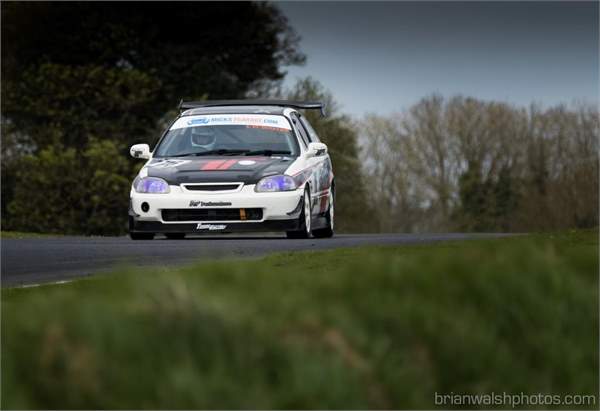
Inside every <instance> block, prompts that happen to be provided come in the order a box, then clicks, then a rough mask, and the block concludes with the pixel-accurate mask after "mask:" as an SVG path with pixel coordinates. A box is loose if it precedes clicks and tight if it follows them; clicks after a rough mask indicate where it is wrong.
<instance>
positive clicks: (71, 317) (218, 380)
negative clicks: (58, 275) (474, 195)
mask: <svg viewBox="0 0 600 411" xmlns="http://www.w3.org/2000/svg"><path fill="white" fill-rule="evenodd" d="M597 237H598V232H597V231H587V232H571V233H565V234H560V235H535V236H523V237H514V238H505V239H497V240H477V241H466V242H453V243H441V244H435V245H422V246H402V247H369V248H356V249H340V250H334V251H323V252H298V253H286V254H278V255H273V256H270V257H266V258H264V259H260V260H255V261H232V262H210V263H204V264H197V265H193V266H188V267H183V268H177V269H172V270H168V271H159V270H132V271H119V272H115V273H114V274H112V275H109V276H101V277H96V278H93V279H89V280H82V281H77V282H73V283H69V284H65V285H56V286H52V285H48V286H42V287H36V288H28V289H4V290H2V394H3V395H2V404H1V405H2V408H5V409H6V408H10V409H13V408H46V409H53V408H61V409H62V408H64V409H68V408H76V409H87V408H94V409H116V408H121V409H123V408H126V409H137V408H152V409H169V408H171V409H174V408H188V409H200V408H211V409H237V408H245V409H268V408H277V409H288V408H293V409H305V408H313V409H314V408H319V409H328V408H344V409H355V408H360V409H369V408H396V409H399V408H428V409H431V408H434V407H435V406H436V404H435V402H434V401H435V393H436V392H437V393H446V394H449V393H455V394H457V393H464V394H469V393H470V394H489V393H492V392H495V393H502V392H506V393H513V394H519V393H521V392H523V393H530V394H538V393H542V394H553V395H565V394H591V395H594V396H596V404H595V405H593V408H597V407H598V397H597V394H598V392H597V390H598V383H599V381H598V241H597ZM448 407H450V405H448V404H446V405H445V406H443V407H442V408H448ZM482 407H483V408H490V407H489V405H488V406H482ZM505 407H507V408H510V407H509V406H505ZM548 407H550V406H549V405H545V406H543V408H548ZM582 407H583V408H585V407H584V406H582V405H578V406H576V408H582ZM467 408H476V406H473V405H471V406H468V407H467ZM519 408H527V406H523V405H521V406H520V407H519ZM557 408H569V406H568V405H565V404H560V405H557Z"/></svg>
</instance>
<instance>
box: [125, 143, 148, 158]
mask: <svg viewBox="0 0 600 411" xmlns="http://www.w3.org/2000/svg"><path fill="white" fill-rule="evenodd" d="M129 154H131V157H133V158H143V159H146V160H147V159H149V158H150V146H149V145H148V144H134V145H133V146H131V148H130V149H129Z"/></svg>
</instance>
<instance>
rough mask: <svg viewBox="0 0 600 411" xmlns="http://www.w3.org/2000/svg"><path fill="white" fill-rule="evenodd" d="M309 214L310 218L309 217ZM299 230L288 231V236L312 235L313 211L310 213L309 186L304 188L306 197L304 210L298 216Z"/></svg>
mask: <svg viewBox="0 0 600 411" xmlns="http://www.w3.org/2000/svg"><path fill="white" fill-rule="evenodd" d="M307 214H308V218H307ZM298 219H299V221H298V226H299V227H300V229H299V230H295V231H287V232H286V233H285V234H286V235H287V238H310V235H311V231H310V230H311V225H312V222H311V213H310V190H309V188H308V186H306V189H304V197H302V211H301V212H300V217H298Z"/></svg>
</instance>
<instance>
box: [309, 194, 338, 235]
mask: <svg viewBox="0 0 600 411" xmlns="http://www.w3.org/2000/svg"><path fill="white" fill-rule="evenodd" d="M334 203H335V195H334V191H333V189H332V190H331V195H330V196H329V207H328V208H327V214H326V215H325V218H326V219H327V226H326V227H325V228H319V229H318V230H314V231H313V236H315V237H316V238H331V237H333V223H334V219H335V212H334V211H335V207H334Z"/></svg>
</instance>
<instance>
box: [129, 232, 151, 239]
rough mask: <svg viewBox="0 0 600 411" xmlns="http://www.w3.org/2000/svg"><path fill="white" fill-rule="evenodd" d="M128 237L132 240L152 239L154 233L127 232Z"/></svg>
mask: <svg viewBox="0 0 600 411" xmlns="http://www.w3.org/2000/svg"><path fill="white" fill-rule="evenodd" d="M129 238H131V239H132V240H152V239H153V238H154V233H133V232H130V233H129Z"/></svg>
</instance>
